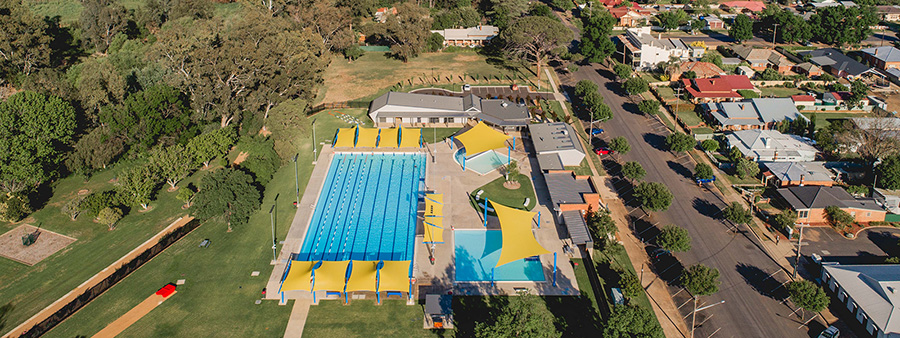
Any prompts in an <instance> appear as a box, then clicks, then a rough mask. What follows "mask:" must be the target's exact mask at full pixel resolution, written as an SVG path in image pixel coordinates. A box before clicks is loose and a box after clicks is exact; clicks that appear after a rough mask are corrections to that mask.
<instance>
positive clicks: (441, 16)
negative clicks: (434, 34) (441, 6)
mask: <svg viewBox="0 0 900 338" xmlns="http://www.w3.org/2000/svg"><path fill="white" fill-rule="evenodd" d="M433 17H434V22H433V23H432V24H431V29H434V30H441V29H447V28H456V27H472V26H476V25H478V24H479V23H481V13H479V12H478V10H476V9H475V8H474V7H472V6H464V7H457V8H454V9H450V10H442V11H440V12H438V13H437V14H436V15H433Z"/></svg>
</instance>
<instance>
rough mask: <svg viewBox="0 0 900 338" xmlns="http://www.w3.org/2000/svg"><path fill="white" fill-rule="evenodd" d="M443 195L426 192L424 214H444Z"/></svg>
mask: <svg viewBox="0 0 900 338" xmlns="http://www.w3.org/2000/svg"><path fill="white" fill-rule="evenodd" d="M443 202H444V195H443V194H427V195H425V216H443V215H444V204H443Z"/></svg>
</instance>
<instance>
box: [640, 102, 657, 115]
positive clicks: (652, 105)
mask: <svg viewBox="0 0 900 338" xmlns="http://www.w3.org/2000/svg"><path fill="white" fill-rule="evenodd" d="M638 110H640V111H641V113H644V114H647V115H652V114H656V113H659V101H656V100H654V99H649V100H643V101H641V102H640V103H638Z"/></svg>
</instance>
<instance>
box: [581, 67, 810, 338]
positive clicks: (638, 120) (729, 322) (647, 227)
mask: <svg viewBox="0 0 900 338" xmlns="http://www.w3.org/2000/svg"><path fill="white" fill-rule="evenodd" d="M612 78H614V75H613V74H612V73H611V72H610V71H608V70H605V69H600V68H598V67H587V66H586V67H582V68H581V69H580V70H579V71H578V72H576V73H575V74H574V75H573V76H572V78H571V79H570V81H569V82H568V83H566V85H569V86H572V85H574V83H575V82H577V81H579V80H584V79H587V80H591V81H593V82H595V83H597V84H598V85H599V87H600V89H599V91H600V94H601V95H602V96H603V98H604V100H605V102H606V104H608V105H609V106H610V108H611V109H612V111H613V114H614V117H613V118H612V120H610V121H607V122H604V123H603V124H602V125H601V127H602V128H604V129H605V130H606V133H604V135H603V138H604V139H605V140H609V139H611V138H613V137H617V136H623V137H625V138H626V139H627V140H628V142H629V144H630V145H631V151H630V152H628V153H627V154H625V155H616V156H620V159H619V162H622V163H624V162H625V161H637V162H639V163H640V164H641V165H642V166H643V167H644V169H645V170H646V171H647V176H646V178H645V179H644V180H645V181H648V182H661V183H664V184H665V185H666V186H667V187H668V188H669V190H670V191H671V192H672V194H673V195H674V196H675V198H674V200H673V201H672V205H671V207H670V208H669V210H668V211H665V212H656V213H653V214H652V215H650V216H646V215H645V214H644V213H643V211H642V210H641V209H638V208H636V207H637V205H636V203H635V201H634V200H633V199H632V198H631V196H630V191H631V184H630V183H628V182H627V181H625V180H621V179H611V180H609V181H608V182H609V183H610V184H613V188H615V189H616V190H617V191H618V192H619V194H620V196H621V197H622V199H623V201H624V202H625V204H626V206H628V207H629V210H630V212H629V217H630V219H631V221H632V224H631V225H632V227H633V229H634V232H635V233H636V234H638V236H639V237H641V238H642V239H643V240H645V241H647V242H648V243H652V241H653V238H654V237H655V236H656V234H657V233H658V232H659V230H658V229H659V228H661V227H662V226H665V225H667V224H676V225H678V226H681V227H684V228H686V229H687V230H688V231H689V232H690V234H691V237H692V238H693V249H692V250H691V251H689V252H684V253H677V254H676V258H677V260H675V261H674V262H666V261H663V262H662V263H661V264H659V263H658V264H657V266H655V267H654V268H655V269H656V270H657V272H658V273H659V274H660V275H661V276H662V278H663V279H665V281H657V282H666V283H669V284H670V290H672V294H673V295H674V298H675V302H676V304H677V305H682V304H685V305H683V307H682V308H681V314H682V315H683V316H685V318H686V321H687V322H688V323H690V322H691V317H690V313H691V312H692V309H691V305H690V304H689V300H690V297H689V296H688V295H687V292H686V291H680V288H679V287H677V286H676V283H675V281H676V280H677V278H678V276H679V275H680V274H681V270H682V269H683V267H685V266H690V265H693V264H697V263H702V264H705V265H708V266H711V267H714V268H717V269H718V270H719V272H720V274H721V277H720V281H721V285H720V290H719V292H718V293H716V294H713V295H711V296H706V297H701V298H700V304H701V305H700V306H703V305H711V304H714V303H717V302H720V301H725V302H724V303H723V304H722V305H718V306H715V307H711V308H708V309H706V310H703V311H701V312H698V313H697V319H696V323H697V327H696V332H695V337H708V336H711V335H715V336H717V337H809V336H814V335H815V334H818V331H820V330H821V329H823V327H821V326H820V325H812V326H813V327H812V328H811V329H810V330H809V332H808V331H807V330H806V329H799V330H798V329H797V327H798V326H800V323H798V321H797V320H796V317H795V316H794V317H789V315H790V314H791V312H792V309H790V308H788V307H787V306H785V305H784V304H782V303H781V301H782V300H783V297H784V290H783V288H780V289H779V285H780V284H781V282H783V281H785V280H786V279H787V278H786V276H785V272H783V271H782V270H781V269H780V268H779V266H778V265H777V264H775V262H774V261H773V260H772V259H771V258H769V257H768V256H767V255H766V254H765V253H764V252H763V251H762V249H761V246H760V245H759V243H758V242H757V241H756V239H755V238H754V237H753V235H752V234H750V233H749V232H748V230H747V228H746V227H745V226H739V227H735V226H734V225H732V224H728V223H725V222H723V221H722V220H721V219H720V218H719V213H720V210H721V208H722V207H724V206H725V205H726V203H725V202H723V201H722V200H721V199H720V198H719V196H718V195H716V194H714V193H712V192H710V191H709V190H707V189H705V188H701V187H698V186H697V184H696V183H694V182H692V181H691V180H690V179H689V176H690V173H691V172H692V171H693V169H694V168H693V167H694V164H693V162H692V161H691V160H690V158H688V157H687V155H684V154H680V155H677V156H676V155H673V154H672V153H670V152H668V151H665V150H664V147H665V145H664V143H665V136H666V135H668V134H669V131H668V129H666V128H665V126H664V125H662V124H661V123H659V122H658V121H657V120H655V119H653V118H650V117H647V116H644V115H643V114H641V113H640V112H639V111H638V110H637V105H636V104H635V103H633V102H631V101H630V100H628V99H627V98H626V97H624V96H622V95H620V94H619V92H618V88H619V85H618V84H617V83H615V82H613V81H611V79H612ZM604 163H605V164H606V167H607V169H608V171H609V173H610V175H613V176H615V175H617V174H618V168H617V167H618V164H616V163H615V162H614V161H611V159H607V160H605V161H604ZM688 325H689V326H690V324H688Z"/></svg>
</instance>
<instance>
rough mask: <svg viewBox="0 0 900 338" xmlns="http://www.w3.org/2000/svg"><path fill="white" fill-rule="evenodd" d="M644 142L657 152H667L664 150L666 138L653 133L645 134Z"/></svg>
mask: <svg viewBox="0 0 900 338" xmlns="http://www.w3.org/2000/svg"><path fill="white" fill-rule="evenodd" d="M644 142H647V144H649V145H650V146H652V147H653V148H654V149H656V150H659V151H668V149H666V138H665V137H663V136H662V135H657V134H653V133H645V134H644Z"/></svg>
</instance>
